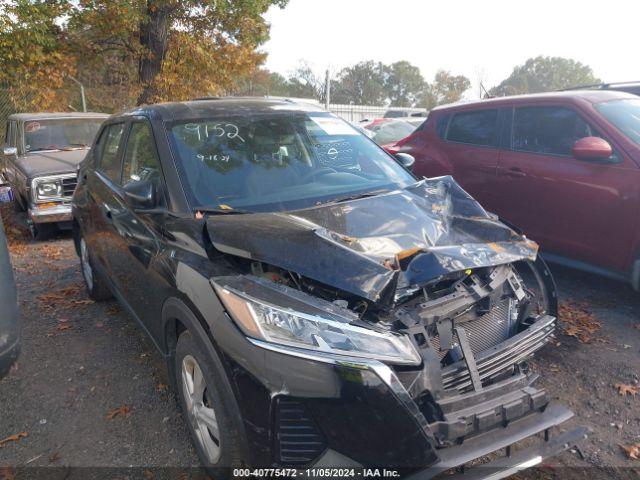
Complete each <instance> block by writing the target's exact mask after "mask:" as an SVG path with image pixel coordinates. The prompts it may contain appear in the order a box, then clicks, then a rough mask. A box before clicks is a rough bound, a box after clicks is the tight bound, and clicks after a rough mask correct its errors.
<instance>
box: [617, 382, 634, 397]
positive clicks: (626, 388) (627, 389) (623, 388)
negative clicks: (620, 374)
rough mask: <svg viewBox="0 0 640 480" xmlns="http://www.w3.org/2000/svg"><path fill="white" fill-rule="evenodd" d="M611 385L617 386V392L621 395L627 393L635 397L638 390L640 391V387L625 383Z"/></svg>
mask: <svg viewBox="0 0 640 480" xmlns="http://www.w3.org/2000/svg"><path fill="white" fill-rule="evenodd" d="M613 387H614V388H617V389H618V393H619V394H620V395H623V396H625V395H626V394H627V393H628V394H629V395H632V396H634V397H635V396H636V395H637V394H638V392H640V387H634V386H633V385H627V384H626V383H616V384H615V385H614V386H613Z"/></svg>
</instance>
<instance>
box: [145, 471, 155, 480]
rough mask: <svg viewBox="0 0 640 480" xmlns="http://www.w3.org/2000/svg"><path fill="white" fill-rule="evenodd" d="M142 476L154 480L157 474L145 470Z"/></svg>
mask: <svg viewBox="0 0 640 480" xmlns="http://www.w3.org/2000/svg"><path fill="white" fill-rule="evenodd" d="M142 475H144V478H146V479H147V480H154V479H155V478H156V476H155V474H154V473H153V472H152V471H151V470H144V471H143V472H142Z"/></svg>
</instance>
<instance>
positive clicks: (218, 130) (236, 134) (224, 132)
mask: <svg viewBox="0 0 640 480" xmlns="http://www.w3.org/2000/svg"><path fill="white" fill-rule="evenodd" d="M207 130H208V129H207ZM208 133H209V132H208V131H207V135H208ZM213 133H214V135H215V136H216V137H225V136H226V137H227V138H229V139H233V138H237V139H238V140H240V141H241V142H242V143H244V138H242V137H241V136H240V129H239V128H238V126H237V125H234V124H233V123H216V124H215V125H214V126H213Z"/></svg>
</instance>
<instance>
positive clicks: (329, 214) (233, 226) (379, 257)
mask: <svg viewBox="0 0 640 480" xmlns="http://www.w3.org/2000/svg"><path fill="white" fill-rule="evenodd" d="M207 230H208V233H209V237H210V238H211V241H212V243H213V245H214V247H215V248H217V249H218V250H220V251H222V252H225V253H228V254H232V255H237V256H241V257H244V258H250V259H253V260H257V261H261V262H265V263H269V264H271V265H274V266H277V267H280V268H284V269H286V270H291V271H294V272H297V273H299V274H300V275H303V276H306V277H309V278H311V279H313V280H316V281H319V282H322V283H324V284H327V285H330V286H333V287H336V288H339V289H341V290H345V291H347V292H350V293H353V294H355V295H359V296H361V297H364V298H367V299H369V300H371V301H374V302H379V303H381V304H383V305H387V306H388V305H390V304H391V303H392V302H393V300H394V295H395V291H396V288H397V286H398V282H399V280H400V279H401V278H402V283H403V284H405V285H406V284H408V285H412V286H420V285H424V284H426V283H427V282H429V281H431V280H434V279H436V278H438V277H440V276H441V275H444V274H446V273H449V272H456V271H461V270H465V269H469V268H471V269H473V268H480V267H487V266H492V265H500V264H505V263H510V262H514V261H518V260H522V259H530V260H533V259H535V256H536V254H537V249H538V246H537V245H536V244H535V242H532V241H530V240H528V239H527V238H526V237H524V236H521V235H518V234H517V233H516V232H514V231H513V230H511V229H510V228H508V227H507V226H506V225H504V224H503V223H501V222H499V221H498V220H496V219H494V218H493V217H491V216H490V215H488V214H487V212H486V211H485V210H484V209H483V208H482V207H481V206H480V205H479V204H478V203H477V202H476V201H475V200H474V199H473V198H471V197H470V196H469V195H468V194H467V193H466V192H465V191H464V190H463V189H462V188H461V187H460V186H459V185H458V184H457V183H456V182H455V181H454V180H453V178H451V177H449V176H447V177H439V178H433V179H426V180H423V181H420V182H418V183H417V184H416V185H414V186H412V187H409V188H407V189H404V190H397V191H394V192H390V193H387V194H382V195H378V196H375V197H368V198H362V199H357V200H352V201H348V202H344V203H339V204H333V205H331V204H329V205H320V206H317V207H312V208H308V209H304V210H297V211H291V212H281V213H256V214H250V215H229V216H223V215H220V216H212V217H209V218H208V220H207Z"/></svg>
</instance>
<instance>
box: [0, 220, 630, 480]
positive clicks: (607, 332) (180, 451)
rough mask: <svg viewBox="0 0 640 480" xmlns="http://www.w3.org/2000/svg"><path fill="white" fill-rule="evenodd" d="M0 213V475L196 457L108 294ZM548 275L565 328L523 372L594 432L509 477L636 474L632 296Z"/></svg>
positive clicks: (558, 272)
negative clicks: (2, 288) (3, 356)
mask: <svg viewBox="0 0 640 480" xmlns="http://www.w3.org/2000/svg"><path fill="white" fill-rule="evenodd" d="M2 214H3V217H4V218H5V222H6V228H7V230H8V233H9V237H10V243H11V246H10V250H11V253H12V260H13V263H14V269H15V274H16V280H17V285H18V292H19V296H20V308H21V310H22V321H23V350H22V355H21V357H20V360H19V362H18V366H17V367H16V368H15V369H14V370H13V371H12V372H11V373H10V374H9V376H8V377H7V378H6V379H5V380H3V381H2V382H0V479H2V478H12V475H13V473H12V472H13V470H12V468H14V467H21V466H29V467H34V466H37V467H50V466H57V467H70V466H73V467H96V466H100V467H123V468H124V467H131V466H134V467H140V470H139V473H140V474H141V475H140V477H139V478H149V477H147V474H148V473H149V472H147V471H146V470H144V469H147V468H149V467H159V466H169V467H180V468H182V467H185V468H187V467H189V466H193V465H196V464H197V458H196V455H195V452H194V450H193V448H192V447H191V444H190V440H189V438H188V434H187V431H186V428H185V426H184V424H183V420H182V418H181V416H180V413H179V410H178V406H177V404H176V401H175V400H174V398H173V395H172V393H171V391H169V389H168V387H167V384H168V380H167V378H166V373H165V369H164V365H163V361H162V359H161V357H160V356H159V354H158V353H157V352H156V351H155V350H153V348H152V345H151V343H150V342H148V341H147V340H146V338H145V337H144V335H143V333H142V332H141V331H140V330H139V329H138V328H136V326H135V325H134V323H133V322H132V320H131V319H130V318H128V316H127V315H126V314H125V313H124V312H123V310H122V309H120V308H119V307H118V305H117V303H115V302H114V301H110V302H106V303H101V304H96V303H93V302H91V301H90V300H88V298H87V296H86V294H85V293H84V289H83V286H82V276H81V273H80V269H79V264H78V260H77V257H76V255H75V252H74V250H73V245H72V242H71V240H70V236H69V235H68V234H61V235H59V236H58V237H56V238H54V239H52V240H50V241H48V242H45V243H34V242H31V241H29V240H25V239H26V237H25V236H24V234H25V233H26V232H25V231H24V230H23V227H22V226H21V222H20V221H19V220H18V221H16V220H15V217H14V216H13V215H12V214H11V213H9V210H8V209H6V208H3V209H2ZM7 217H9V218H7ZM553 272H554V274H555V277H556V281H557V282H558V285H559V288H560V293H561V302H562V311H561V314H562V318H563V319H565V320H566V321H563V322H562V323H561V327H562V329H564V331H565V332H566V333H568V334H569V335H565V334H561V335H559V336H558V338H557V343H556V344H554V345H550V346H548V347H547V348H546V349H545V350H544V351H543V352H542V353H541V354H540V355H538V357H537V358H536V360H534V362H533V369H534V370H536V371H538V372H539V373H540V374H541V381H542V383H543V384H544V385H545V386H546V387H547V389H548V390H549V392H550V393H551V396H552V397H554V398H557V399H559V401H561V402H562V403H564V404H565V405H568V406H569V407H570V408H571V409H572V410H573V411H574V412H575V413H576V417H575V418H574V419H572V420H571V421H570V423H571V424H576V425H577V424H582V425H587V426H589V427H590V428H591V429H593V434H592V435H591V436H590V438H589V439H588V440H587V441H585V442H584V443H583V444H581V445H580V448H579V449H574V450H572V451H570V452H566V453H564V454H563V455H561V456H559V457H557V458H555V459H553V460H552V461H551V462H549V463H547V464H545V465H544V466H542V467H541V468H539V469H537V470H535V471H531V472H528V473H526V474H521V475H520V476H521V477H526V478H560V479H561V478H584V476H589V477H591V478H594V479H600V478H602V479H608V478H625V479H626V478H636V479H637V478H640V460H633V459H631V458H629V456H628V454H627V453H625V451H624V450H623V449H622V447H621V445H625V446H628V445H632V444H640V395H637V396H636V395H634V394H633V392H635V391H636V389H638V387H639V375H640V294H636V293H635V292H633V291H632V290H631V288H630V287H628V286H626V285H623V284H620V283H616V282H613V281H609V280H607V279H603V278H601V277H598V276H594V275H588V274H584V273H581V272H576V271H572V270H569V269H563V268H553ZM616 384H620V385H627V386H629V388H628V391H629V393H626V394H624V395H621V394H619V393H618V390H617V389H616V388H615V387H614V385H616ZM623 388H624V387H623ZM638 393H640V392H638ZM6 439H8V440H6ZM5 440H6V441H5ZM638 455H640V452H638ZM3 465H4V466H5V467H4V469H3V468H2V466H3ZM567 466H571V467H572V468H566V467H567ZM48 471H50V472H51V473H54V475H53V476H51V478H69V477H76V476H77V472H78V471H79V470H77V469H74V470H69V469H68V468H57V469H51V470H48ZM80 471H81V470H80ZM39 472H42V471H41V470H40V471H39ZM171 472H172V473H171V474H170V475H169V477H170V478H179V477H180V475H181V473H180V472H181V470H180V469H179V468H178V469H176V470H172V471H171ZM74 473H75V474H74ZM84 473H85V474H87V471H85V472H84ZM3 476H4V477H3ZM83 476H84V477H87V476H88V475H84V474H83V475H80V478H81V477H83ZM17 478H20V476H18V477H17ZM118 478H123V476H122V475H120V476H119V477H118ZM136 478H137V477H136Z"/></svg>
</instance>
